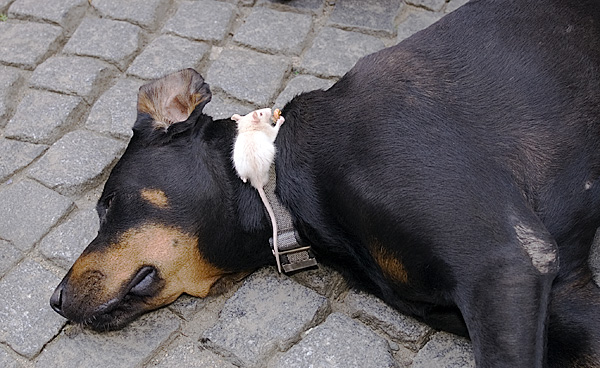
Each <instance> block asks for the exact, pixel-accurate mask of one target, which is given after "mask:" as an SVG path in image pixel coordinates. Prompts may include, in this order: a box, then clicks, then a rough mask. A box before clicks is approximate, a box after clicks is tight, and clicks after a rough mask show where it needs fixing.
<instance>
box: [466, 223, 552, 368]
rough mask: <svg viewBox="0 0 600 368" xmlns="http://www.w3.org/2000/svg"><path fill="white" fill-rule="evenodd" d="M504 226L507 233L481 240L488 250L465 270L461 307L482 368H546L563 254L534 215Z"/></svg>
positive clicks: (482, 249) (478, 251)
mask: <svg viewBox="0 0 600 368" xmlns="http://www.w3.org/2000/svg"><path fill="white" fill-rule="evenodd" d="M525 218H527V220H524V219H525ZM504 223H508V224H510V226H509V227H508V231H507V232H505V233H504V234H500V233H499V232H495V234H494V235H495V236H490V235H492V234H489V233H488V234H487V235H488V236H486V237H485V238H479V240H480V241H485V240H484V239H487V240H488V243H487V244H485V246H482V245H481V244H479V245H475V246H474V249H473V250H474V251H475V252H474V253H473V256H474V257H477V258H474V259H473V261H472V262H471V264H470V265H464V266H463V268H461V271H463V272H465V274H462V275H460V277H458V279H459V280H461V281H459V285H458V287H457V294H456V296H455V298H456V302H457V305H458V307H459V308H460V310H461V312H462V314H463V317H464V319H465V322H466V324H467V327H468V329H469V335H470V337H471V340H472V342H473V348H474V352H475V361H476V363H477V367H480V368H484V367H486V368H487V367H494V368H497V367H511V368H518V367H522V368H542V367H545V364H546V363H545V362H546V341H547V339H546V337H547V321H548V306H549V303H550V294H551V289H552V282H553V280H554V278H555V276H556V273H557V269H558V264H557V254H558V249H557V246H556V243H555V242H554V240H553V239H552V237H551V236H550V235H549V233H548V232H547V230H546V229H545V228H544V226H543V225H542V224H541V223H540V222H539V220H537V219H536V218H535V217H534V216H527V217H519V218H517V217H513V218H511V220H510V221H508V222H504ZM507 235H508V236H507Z"/></svg>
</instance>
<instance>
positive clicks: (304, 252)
mask: <svg viewBox="0 0 600 368" xmlns="http://www.w3.org/2000/svg"><path fill="white" fill-rule="evenodd" d="M276 182H277V178H276V177H275V165H271V169H270V171H269V182H268V183H267V185H265V187H264V189H265V194H266V195H267V198H268V199H269V202H270V203H271V207H273V212H274V213H275V221H277V227H278V231H277V234H278V235H277V243H278V248H279V256H280V261H281V265H282V268H283V271H285V272H286V273H289V272H294V271H299V270H302V269H305V268H309V267H314V266H316V265H317V261H316V259H315V256H314V254H313V253H312V251H311V250H310V246H302V245H300V244H298V241H297V239H296V235H295V233H294V231H295V230H294V224H293V223H292V217H291V215H290V213H289V212H288V210H287V209H286V208H285V207H284V206H283V205H282V204H281V202H279V200H278V199H277V196H276V195H275V187H276ZM270 243H271V247H273V241H272V239H271V242H270Z"/></svg>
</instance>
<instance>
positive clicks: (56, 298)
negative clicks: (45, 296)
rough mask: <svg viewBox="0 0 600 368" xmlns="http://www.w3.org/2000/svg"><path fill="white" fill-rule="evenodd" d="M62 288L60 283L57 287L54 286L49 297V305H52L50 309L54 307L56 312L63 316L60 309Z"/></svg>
mask: <svg viewBox="0 0 600 368" xmlns="http://www.w3.org/2000/svg"><path fill="white" fill-rule="evenodd" d="M63 288H64V286H63V284H62V283H61V284H60V285H58V287H57V288H56V290H54V293H53V294H52V296H51V297H50V306H51V307H52V309H54V310H55V311H56V313H58V314H60V315H61V316H63V317H64V314H63V311H62V303H63V300H62V296H63Z"/></svg>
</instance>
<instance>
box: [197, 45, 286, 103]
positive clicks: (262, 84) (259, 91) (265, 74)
mask: <svg viewBox="0 0 600 368" xmlns="http://www.w3.org/2000/svg"><path fill="white" fill-rule="evenodd" d="M241 60H243V65H244V68H240V61H241ZM289 67H290V62H289V61H286V60H285V59H284V58H283V57H282V56H271V55H265V54H260V53H258V52H256V51H251V50H245V49H225V50H223V52H221V55H220V56H219V59H218V60H216V61H215V62H214V63H213V64H212V65H211V67H210V69H209V70H208V72H207V74H206V81H207V82H208V83H209V84H210V85H211V87H212V86H216V87H219V88H220V89H222V90H223V91H225V92H226V93H228V94H230V95H232V96H233V97H235V98H237V99H240V100H243V101H248V102H251V103H254V104H256V105H259V106H265V105H267V104H268V103H269V101H271V99H272V98H273V96H274V94H275V92H276V91H277V89H278V88H279V85H280V83H281V79H282V78H283V76H284V75H285V73H286V72H287V71H288V69H289Z"/></svg>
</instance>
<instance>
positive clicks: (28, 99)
mask: <svg viewBox="0 0 600 368" xmlns="http://www.w3.org/2000/svg"><path fill="white" fill-rule="evenodd" d="M465 2H466V0H449V1H445V0H407V1H399V0H373V1H358V0H336V1H330V0H131V1H121V0H91V1H88V0H47V1H41V2H40V1H37V0H0V13H3V14H7V16H8V20H6V21H2V20H0V298H2V300H3V304H2V305H0V367H8V368H16V367H29V368H30V367H34V366H35V367H43V368H46V367H61V368H63V367H64V368H73V367H86V368H87V367H138V368H143V367H173V368H182V367H210V368H233V367H237V366H240V367H242V368H254V367H261V368H263V367H271V368H273V367H286V368H287V367H292V368H293V367H302V368H304V367H310V366H311V364H312V363H314V364H313V365H312V366H315V367H317V366H318V367H344V368H345V367H351V366H357V367H371V366H373V367H394V366H400V367H413V368H424V367H463V366H467V367H468V366H473V359H472V350H471V346H470V344H469V343H468V341H466V340H464V339H461V338H458V337H455V336H453V335H450V334H446V333H439V332H436V331H432V330H431V329H429V327H426V326H424V325H422V324H420V323H418V322H416V321H414V320H413V319H411V318H408V317H406V316H403V315H401V314H399V313H397V312H396V311H395V310H393V309H392V308H390V307H389V306H387V305H385V304H384V303H383V302H381V301H379V300H378V299H376V298H374V297H372V296H369V295H365V294H362V293H357V292H354V291H351V290H350V291H349V290H348V287H347V285H346V283H345V282H344V281H343V279H342V278H341V276H340V275H339V274H338V273H337V272H335V271H333V270H331V269H329V268H328V267H324V266H321V267H319V268H318V269H314V270H309V271H306V272H300V273H297V274H295V275H293V276H291V277H279V276H277V275H276V274H275V272H274V271H273V268H267V269H263V270H261V271H259V272H257V273H255V274H253V275H252V276H251V277H249V278H247V279H246V281H244V282H240V283H239V284H237V285H236V286H235V288H234V289H232V290H230V291H229V292H227V293H226V294H224V295H221V296H218V297H209V298H205V299H199V298H194V297H190V296H182V297H180V298H179V299H178V300H177V301H176V302H174V303H173V304H171V305H170V306H169V307H168V308H163V309H160V310H158V311H154V312H151V313H148V314H146V315H144V316H142V317H141V318H139V319H137V320H136V321H134V322H133V323H132V324H131V325H130V326H129V327H127V328H125V329H124V330H122V331H116V332H108V333H96V332H92V331H89V330H87V329H84V328H82V327H79V326H74V325H72V324H70V323H66V324H65V320H64V319H63V318H62V317H60V316H59V315H58V314H56V313H54V311H52V310H51V308H50V306H49V303H48V299H49V297H50V295H51V293H52V291H53V288H54V287H55V286H56V285H57V284H58V282H59V280H60V278H61V277H62V276H63V275H64V274H65V273H66V272H67V269H68V268H69V267H70V265H71V264H72V263H73V262H74V260H75V258H76V257H77V255H78V254H79V253H80V252H81V251H82V250H83V249H84V248H85V247H86V246H87V244H89V242H90V241H91V240H92V239H93V238H94V236H95V235H96V231H97V229H98V218H97V215H96V214H95V211H94V209H93V202H95V200H96V199H97V198H98V196H99V193H100V192H101V189H102V184H103V181H104V179H105V178H106V177H107V175H108V171H109V169H110V168H111V167H112V164H113V163H114V162H115V160H116V159H117V158H118V157H119V155H120V154H121V153H122V152H123V149H124V148H125V146H126V143H127V141H128V140H129V139H130V138H131V136H132V130H131V127H132V125H133V123H134V121H135V119H136V116H137V111H136V106H137V91H138V88H139V87H140V86H141V85H142V84H143V83H145V82H146V81H148V80H150V79H153V78H156V77H160V76H161V75H163V74H164V73H167V72H170V71H174V70H177V69H181V68H186V67H194V68H196V69H197V70H198V71H199V72H200V73H201V74H202V75H203V76H204V77H205V78H206V80H207V82H208V83H209V84H210V87H211V90H212V92H213V98H212V101H211V102H210V103H209V104H208V105H207V106H206V107H205V110H204V112H205V113H207V114H208V115H210V116H213V117H214V118H224V119H229V118H230V116H231V115H232V114H234V113H241V114H245V113H247V112H249V111H251V110H252V109H255V108H259V107H266V106H269V107H271V106H274V107H278V108H282V107H283V106H284V105H285V103H286V102H287V101H289V100H290V99H291V98H293V96H295V95H296V94H298V93H301V92H304V91H309V90H313V89H327V88H329V87H330V86H331V85H332V84H333V83H334V82H335V81H336V80H337V79H338V78H339V77H341V76H342V75H343V74H344V73H345V72H346V71H347V70H348V69H349V68H351V67H352V66H353V65H354V63H355V62H356V61H357V60H358V59H359V58H360V57H362V56H364V55H366V54H368V53H371V52H373V51H376V50H378V49H380V48H383V47H384V45H387V46H390V45H393V44H395V43H396V42H397V41H401V40H403V39H404V38H406V37H408V36H410V35H411V34H413V33H415V32H417V31H419V30H421V29H423V28H425V27H426V26H428V25H430V24H432V23H433V22H435V21H436V20H438V19H439V18H441V17H442V16H443V15H444V14H446V13H449V12H452V11H454V10H455V9H456V8H458V7H459V6H460V5H463V4H464V3H465ZM407 4H408V5H407ZM599 241H600V240H599ZM599 254H600V251H598V246H596V251H595V252H594V253H593V255H592V258H591V260H590V262H591V265H592V267H593V268H594V270H596V272H600V256H599ZM597 279H600V277H598V278H597ZM273 310H276V313H273V312H272V311H273ZM331 311H334V312H333V313H332V312H331ZM282 326H283V327H282Z"/></svg>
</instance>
